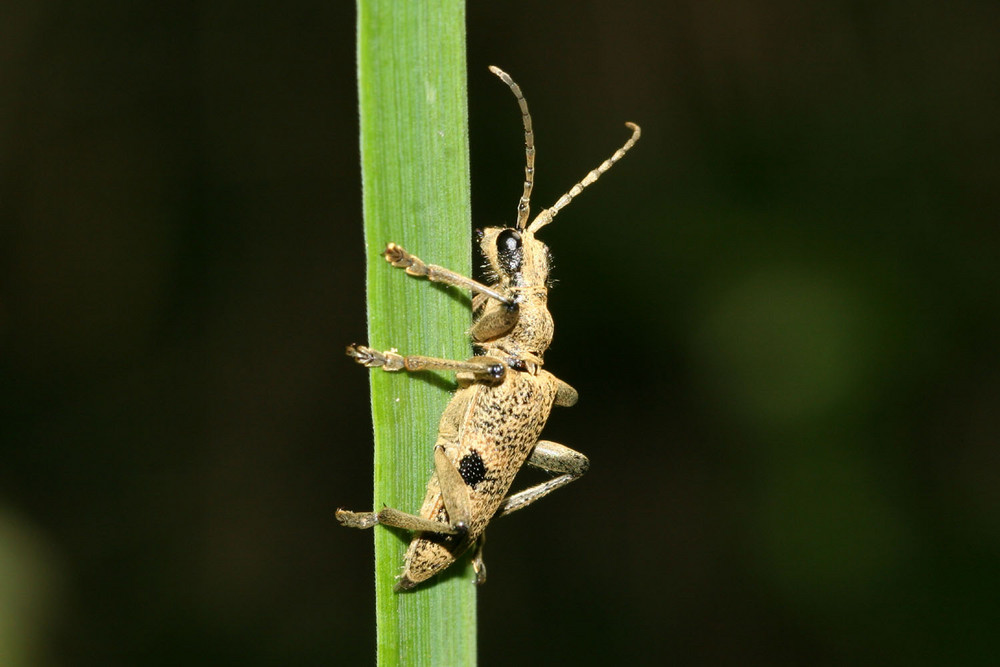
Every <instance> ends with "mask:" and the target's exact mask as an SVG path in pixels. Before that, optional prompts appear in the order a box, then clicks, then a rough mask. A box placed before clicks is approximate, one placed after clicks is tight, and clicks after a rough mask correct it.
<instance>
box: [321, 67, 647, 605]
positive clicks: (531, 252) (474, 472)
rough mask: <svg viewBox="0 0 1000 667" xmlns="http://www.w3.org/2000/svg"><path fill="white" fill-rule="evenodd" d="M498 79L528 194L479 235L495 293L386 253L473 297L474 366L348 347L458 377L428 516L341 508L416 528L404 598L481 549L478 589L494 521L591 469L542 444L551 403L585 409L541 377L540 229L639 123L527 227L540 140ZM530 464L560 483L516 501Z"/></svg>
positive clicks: (368, 523)
mask: <svg viewBox="0 0 1000 667" xmlns="http://www.w3.org/2000/svg"><path fill="white" fill-rule="evenodd" d="M490 71H491V72H493V73H494V74H495V75H497V76H498V77H500V79H501V80H502V81H503V82H504V83H505V84H507V86H508V87H510V89H511V91H512V92H513V93H514V97H515V98H517V103H518V105H519V106H520V108H521V119H522V121H523V124H524V153H525V167H524V191H523V193H522V195H521V200H520V202H518V205H517V220H516V222H515V223H514V226H513V227H504V228H499V227H491V228H487V229H486V230H484V231H482V232H480V233H479V235H480V248H481V250H482V253H483V255H484V256H485V258H486V260H487V262H488V271H489V273H490V275H491V278H492V279H491V281H490V284H489V285H484V284H482V283H479V282H477V281H475V280H473V279H471V278H467V277H465V276H463V275H460V274H457V273H455V272H453V271H449V270H448V269H445V268H442V267H440V266H435V265H434V264H426V263H424V262H423V261H422V260H421V259H419V258H417V257H415V256H414V255H411V254H410V253H408V252H407V251H406V250H404V249H403V248H401V247H400V246H398V245H396V244H395V243H390V244H389V245H388V246H387V247H386V249H385V251H384V252H383V255H384V256H385V259H386V260H387V261H388V262H389V263H390V264H392V266H394V267H396V268H400V269H404V270H405V271H406V273H407V274H409V275H411V276H416V277H424V278H427V279H428V280H430V281H433V282H440V283H444V284H446V285H451V286H452V287H456V288H459V289H466V290H470V291H471V292H472V293H473V295H474V296H473V299H472V309H473V312H474V314H475V322H474V324H473V325H472V328H471V329H470V331H469V334H470V336H471V337H472V342H473V344H474V346H475V347H476V352H477V354H476V356H474V357H472V358H471V359H469V360H467V361H457V360H451V359H437V358H433V357H424V356H418V355H406V356H404V355H401V354H399V353H398V352H397V351H396V350H395V349H389V350H388V351H385V352H379V351H377V350H373V349H371V348H368V347H364V346H362V345H350V346H348V348H347V354H348V355H349V356H351V357H354V359H355V360H356V361H357V362H358V363H359V364H362V365H363V366H366V367H368V368H381V369H382V370H384V371H390V372H393V371H402V370H405V371H408V372H416V371H425V370H438V371H450V372H454V373H455V374H456V379H457V381H458V390H457V391H456V392H455V395H454V396H453V397H452V399H451V402H449V403H448V406H447V407H446V408H445V411H444V415H442V417H441V422H440V425H439V426H438V438H437V442H436V443H435V445H434V473H433V474H432V475H431V479H430V481H429V482H428V483H427V495H426V496H425V497H424V503H423V506H421V508H420V514H419V515H415V514H407V513H405V512H401V511H400V510H398V509H395V508H392V507H385V508H383V509H382V510H379V511H372V512H349V511H347V510H343V509H340V510H337V520H338V521H340V523H342V524H343V525H345V526H349V527H351V528H371V527H372V526H374V525H375V524H377V523H381V524H383V525H386V526H395V527H397V528H403V529H405V530H410V531H413V532H414V536H413V539H412V541H411V542H410V546H409V549H408V550H407V552H406V560H405V565H404V567H403V572H402V574H401V575H400V576H399V578H398V580H397V583H396V590H407V589H410V588H413V587H414V586H416V585H417V584H419V583H420V582H422V581H425V580H426V579H428V578H430V577H432V576H434V575H435V574H437V573H438V572H440V571H442V570H443V569H445V568H446V567H448V566H449V565H451V564H452V563H453V562H455V559H456V558H458V557H459V556H461V555H462V553H464V552H465V551H466V550H467V549H468V548H469V547H471V546H473V545H475V552H474V555H473V560H472V564H473V567H474V569H475V571H476V583H483V582H484V581H485V580H486V567H485V566H484V564H483V557H482V553H483V542H484V539H485V536H484V532H483V531H484V530H485V529H486V524H488V523H489V522H490V520H491V519H493V518H494V517H498V516H505V515H507V514H510V513H511V512H516V511H517V510H519V509H521V508H523V507H527V506H528V505H530V504H531V503H533V502H535V501H536V500H538V499H539V498H542V497H543V496H546V495H548V494H549V493H551V492H552V491H555V490H556V489H558V488H560V487H562V486H565V485H567V484H569V483H570V482H572V481H573V480H575V479H577V478H579V477H580V476H581V475H583V474H584V473H585V472H586V471H587V469H588V468H589V466H590V462H589V461H588V460H587V457H586V456H584V455H583V454H581V453H579V452H577V451H574V450H572V449H570V448H569V447H566V446H565V445H560V444H557V443H555V442H551V441H549V440H539V439H538V436H539V434H540V433H541V431H542V427H543V426H545V422H546V420H547V419H548V417H549V413H550V412H551V411H552V406H553V405H564V406H570V405H573V404H575V403H576V400H577V393H576V390H575V389H573V387H571V386H570V385H568V384H566V383H565V382H563V381H562V380H560V379H558V378H557V377H555V376H554V375H552V374H551V373H549V372H548V371H546V370H543V369H542V355H544V353H545V350H546V349H547V348H548V347H549V344H550V343H551V342H552V332H553V325H552V316H551V315H550V314H549V311H548V308H547V307H546V301H547V298H548V275H549V250H548V248H547V247H546V246H545V244H544V243H542V242H541V241H539V240H537V239H536V238H535V234H536V233H537V232H538V230H539V229H541V228H542V227H544V226H545V225H547V224H549V223H550V222H552V219H553V218H555V217H556V215H557V214H558V213H559V211H561V210H562V209H563V208H565V207H566V206H567V205H568V204H569V203H570V202H571V201H572V200H573V198H574V197H576V196H577V195H579V194H580V193H581V192H583V189H584V188H586V187H587V186H588V185H590V184H591V183H593V182H594V181H596V180H597V179H598V178H600V176H601V174H603V173H604V172H606V171H607V170H608V169H610V168H611V166H612V165H614V164H615V162H617V161H618V160H620V159H621V158H622V156H624V155H625V153H626V151H628V150H629V149H630V148H632V146H634V145H635V142H636V141H638V140H639V126H638V125H636V124H634V123H625V125H626V126H627V127H628V128H629V129H630V130H632V136H631V137H630V138H629V140H628V141H626V142H625V144H624V145H623V146H622V147H621V148H619V149H618V150H617V151H615V153H614V155H612V156H611V157H610V158H608V159H607V160H605V161H604V162H603V163H601V165H600V166H599V167H597V168H596V169H594V170H593V171H591V172H590V173H589V174H587V175H586V176H585V177H584V179H583V180H582V181H580V182H579V183H577V184H576V185H574V186H573V187H572V188H570V190H569V192H567V193H566V194H564V195H563V196H562V197H560V198H559V199H558V201H556V203H555V204H554V205H553V206H552V207H551V208H547V209H545V210H543V211H542V212H540V213H539V214H538V215H537V216H536V217H535V219H534V220H532V221H531V223H530V224H528V213H529V209H530V204H529V202H530V199H531V189H532V186H533V184H534V172H535V139H534V133H533V132H532V129H531V115H530V114H529V113H528V103H527V102H526V101H525V99H524V96H523V95H522V94H521V88H520V87H519V86H518V85H517V84H516V83H514V81H513V79H511V78H510V76H508V75H507V73H506V72H504V71H502V70H501V69H500V68H498V67H490ZM525 463H527V464H528V465H529V466H532V467H534V468H540V469H541V470H544V471H547V472H549V473H552V474H553V475H556V476H555V477H553V478H552V479H550V480H548V481H546V482H543V483H541V484H537V485H535V486H532V487H529V488H527V489H525V490H523V491H519V492H518V493H515V494H513V495H509V496H508V495H507V492H508V490H509V489H510V486H511V483H512V482H513V481H514V476H515V475H516V474H517V472H518V470H520V469H521V466H522V465H524V464H525Z"/></svg>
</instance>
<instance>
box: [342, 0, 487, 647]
mask: <svg viewBox="0 0 1000 667" xmlns="http://www.w3.org/2000/svg"><path fill="white" fill-rule="evenodd" d="M358 89H359V102H360V114H361V159H362V180H363V188H364V217H365V249H366V253H367V258H368V330H369V343H370V345H371V346H372V347H375V348H376V349H380V350H382V349H387V348H389V347H396V348H398V349H399V350H400V352H402V353H404V354H426V355H431V356H440V357H446V358H452V359H464V358H467V357H469V356H470V355H471V348H470V344H469V340H468V336H467V335H466V331H467V329H468V327H469V325H470V322H471V316H470V310H469V305H468V299H467V298H464V295H458V294H454V293H452V292H454V290H451V291H448V290H442V289H439V288H437V286H432V285H430V284H428V282H427V281H426V280H421V279H416V278H411V277H408V276H406V275H405V274H404V273H403V272H402V271H401V270H399V269H393V268H391V267H390V266H389V264H388V263H386V262H385V261H384V260H383V259H382V258H381V256H380V254H379V253H380V252H381V250H382V249H383V248H384V247H385V244H386V243H388V242H390V241H393V242H395V243H398V244H400V245H402V246H403V247H404V248H406V249H407V250H409V251H410V252H412V253H414V254H415V255H417V256H418V257H420V258H422V259H424V260H425V261H427V262H431V263H434V264H440V265H442V266H446V267H448V268H450V269H453V270H455V271H458V272H461V273H464V274H466V275H468V274H469V272H470V270H471V249H470V240H469V236H470V229H471V212H470V204H469V150H468V112H467V92H466V65H465V7H464V4H463V2H461V0H408V1H406V2H399V1H397V0H359V1H358ZM441 379H442V378H435V377H434V376H431V377H420V376H411V377H407V376H406V375H405V374H389V373H384V372H381V371H373V372H372V373H371V394H372V416H373V421H374V427H375V506H376V508H378V507H381V506H382V505H383V504H385V505H389V506H392V507H396V508H399V509H401V510H403V511H407V512H416V511H418V510H419V508H420V504H421V502H422V500H423V495H424V491H425V485H426V483H427V479H428V477H429V476H430V473H431V470H432V458H433V457H432V447H433V444H434V441H435V438H436V433H437V423H438V420H439V418H440V416H441V412H442V411H443V409H444V406H445V404H446V403H447V401H448V399H449V397H450V389H451V387H452V386H453V382H454V379H453V377H448V378H445V379H446V382H443V381H435V380H441ZM374 533H375V591H376V594H375V597H376V619H377V624H378V664H379V665H381V666H388V665H474V664H475V662H476V634H475V633H476V595H475V586H474V585H473V583H472V572H471V567H469V566H468V563H467V560H462V561H461V562H460V563H459V564H458V565H456V566H454V567H453V568H452V570H453V572H452V571H448V572H446V573H445V575H443V576H441V577H439V578H438V579H437V580H436V581H433V582H432V583H430V584H429V585H424V586H422V587H420V588H418V589H417V590H416V591H414V592H411V593H404V594H399V593H394V592H393V591H392V586H393V584H394V581H395V577H396V575H397V574H399V571H400V567H401V565H402V558H403V552H404V550H405V547H406V543H407V540H408V536H407V535H403V534H400V533H397V532H393V531H391V530H388V529H385V528H381V527H379V528H376V529H375V531H374Z"/></svg>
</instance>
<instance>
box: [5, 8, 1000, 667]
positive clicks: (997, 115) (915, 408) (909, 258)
mask: <svg viewBox="0 0 1000 667" xmlns="http://www.w3.org/2000/svg"><path fill="white" fill-rule="evenodd" d="M3 13H4V16H5V18H4V21H3V22H2V25H0V45H2V47H0V91H2V94H0V281H2V282H0V344H2V347H0V355H2V356H0V438H2V452H0V664H3V665H6V666H12V667H20V666H24V665H32V666H33V665H179V664H187V665H210V664H211V665H217V664H240V665H245V666H253V665H273V664H289V665H330V664H337V665H340V664H342V665H355V664H359V665H360V664H369V663H370V661H371V659H372V655H373V652H374V630H373V628H372V622H373V619H374V612H373V594H372V591H371V581H370V580H371V576H372V575H371V558H372V554H371V549H372V547H371V538H370V536H367V535H361V534H358V533H354V532H349V531H345V530H342V529H339V528H338V527H337V526H336V524H335V522H334V520H333V510H334V509H335V508H336V507H338V506H347V507H352V508H356V509H361V508H364V507H366V506H367V505H368V504H369V503H370V502H371V500H370V498H371V496H370V487H371V482H370V475H371V435H370V417H369V411H368V394H367V379H366V376H365V373H364V372H363V371H362V370H360V369H358V368H356V367H354V366H353V364H351V363H350V361H349V360H348V359H346V358H345V357H344V356H343V347H344V345H345V344H346V343H350V342H354V341H363V340H364V339H365V328H364V327H365V324H364V322H365V316H364V283H363V278H364V274H363V262H364V252H363V246H362V236H361V219H360V201H361V200H360V191H359V189H360V177H359V167H358V148H357V109H356V91H355V80H354V8H353V5H352V4H351V3H347V2H331V1H329V0H325V1H323V2H310V1H309V0H304V1H295V0H292V1H291V2H285V3H247V2H240V3H236V2H226V1H222V0H203V1H201V2H185V1H183V0H182V1H180V2H173V3H136V4H132V3H119V2H107V1H106V0H93V1H91V2H86V3H70V2H55V1H52V0H48V1H47V0H40V1H37V2H31V3H14V4H12V5H8V6H7V7H5V11H4V12H3ZM468 42H469V91H470V101H469V104H470V122H471V161H472V189H473V211H474V218H475V222H476V225H477V226H485V225H489V224H497V223H509V222H510V221H512V220H513V218H514V209H515V205H516V202H517V198H518V196H519V195H520V188H521V185H520V184H521V179H522V160H523V148H522V136H521V128H520V121H519V117H518V113H517V110H516V104H515V103H514V100H513V99H512V98H511V96H510V93H509V91H508V90H507V89H506V87H504V86H503V85H502V84H500V83H499V82H498V81H497V80H496V79H495V78H494V77H493V76H491V75H490V74H489V73H488V72H487V69H486V68H487V65H490V64H497V65H500V66H502V67H503V68H504V69H506V70H507V71H508V72H510V73H511V74H512V75H513V76H514V78H515V79H516V80H517V81H518V82H519V83H520V84H521V86H522V87H523V89H524V91H525V94H526V96H527V99H528V101H529V102H530V104H531V109H532V112H533V116H534V121H535V129H536V135H537V144H538V162H537V169H538V171H537V180H536V188H535V197H534V204H535V208H536V210H538V209H539V208H540V207H542V206H545V205H547V204H550V203H552V202H553V201H554V200H555V199H556V198H557V197H558V196H559V195H560V194H562V192H563V191H564V190H566V189H567V188H568V187H569V186H570V185H571V184H572V183H574V182H576V181H577V180H579V179H580V178H581V177H582V176H583V175H584V174H585V173H586V172H587V171H588V170H589V169H591V168H592V167H594V166H596V165H597V164H598V163H599V162H600V161H601V160H603V159H604V158H605V157H607V156H608V155H610V153H611V152H612V151H613V150H614V149H615V148H616V147H617V146H618V145H620V144H621V142H622V141H624V139H625V138H626V137H627V136H628V133H627V130H626V129H625V128H624V126H623V123H624V122H625V121H627V120H631V121H635V122H638V123H640V124H641V125H642V128H643V138H642V141H641V142H640V143H639V144H638V145H637V146H636V148H635V150H634V151H633V152H632V153H630V154H629V156H628V157H627V158H626V159H625V160H623V161H622V162H621V163H620V164H619V165H618V166H616V167H615V169H614V170H612V172H611V173H609V174H608V175H607V176H605V177H604V178H603V179H601V181H600V183H598V184H597V185H596V186H595V187H593V188H592V189H590V190H588V191H587V192H586V193H585V194H584V195H583V196H581V197H580V198H579V199H578V200H577V201H576V202H574V204H573V205H572V206H571V207H570V208H569V209H567V210H566V211H565V212H564V213H563V214H562V215H560V217H559V218H558V220H557V222H556V223H555V224H553V225H552V226H551V227H548V228H546V229H545V230H544V232H543V236H544V239H545V241H546V242H547V243H548V244H549V246H550V247H551V248H552V251H553V253H554V255H555V258H556V265H555V273H554V276H555V277H556V278H557V279H558V281H559V282H558V284H557V285H556V287H555V289H554V291H553V292H552V295H551V307H552V311H553V314H554V317H555V321H556V326H557V334H556V340H555V343H554V345H553V347H552V349H551V351H550V353H549V355H548V356H547V358H546V361H547V367H548V368H550V369H551V370H552V371H553V372H554V373H556V374H557V375H558V376H559V377H561V378H563V379H565V380H567V381H568V382H570V383H572V384H573V385H575V386H576V387H577V388H578V389H579V390H580V394H581V400H580V403H579V405H578V406H577V407H576V408H573V409H570V410H558V411H557V412H556V413H555V414H554V415H553V418H552V420H551V421H550V425H549V427H548V429H547V431H546V436H547V437H549V438H551V439H553V440H556V441H558V442H562V443H565V444H567V445H570V446H572V447H574V448H578V449H580V450H581V451H583V452H585V453H586V454H587V455H588V456H590V458H591V461H592V468H591V472H590V473H589V475H588V476H587V477H585V478H584V479H583V480H582V481H580V482H578V483H576V484H574V485H572V486H570V487H569V488H568V489H566V490H564V491H560V492H559V493H558V494H556V495H553V496H552V497H551V498H548V499H546V500H545V501H544V502H541V503H539V504H538V505H537V506H536V507H535V508H533V509H532V511H531V512H529V513H525V514H523V515H517V516H515V517H512V518H510V519H505V520H503V521H500V522H498V523H497V524H496V525H495V527H494V528H492V529H491V531H490V544H489V548H488V549H487V550H486V555H487V562H488V564H489V568H490V582H489V583H488V584H487V586H486V587H485V588H483V589H481V592H480V593H481V595H480V601H479V610H480V612H479V613H480V628H481V631H480V640H479V641H480V654H481V663H482V664H483V665H501V664H528V665H531V664H580V665H589V664H595V665H596V664H654V663H656V664H662V663H664V662H669V663H671V664H682V665H776V664H790V665H799V664H810V665H843V664H852V665H854V664H876V663H879V664H906V665H977V664H983V665H986V664H995V660H996V655H997V653H998V649H1000V632H998V628H1000V613H998V612H1000V609H998V606H1000V603H998V597H1000V485H998V481H1000V453H998V448H997V441H998V437H1000V417H998V412H1000V354H998V345H997V340H996V338H997V333H998V330H1000V327H998V319H1000V318H998V312H1000V269H998V259H1000V252H998V251H1000V243H998V233H997V231H998V230H997V226H998V219H997V214H996V211H997V209H998V204H1000V196H998V193H1000V168H998V155H1000V122H998V119H1000V95H998V92H997V91H998V86H997V84H998V82H1000V5H998V4H997V3H994V2H973V1H968V0H962V1H959V2H951V3H945V2H937V3H934V2H916V3H914V2H881V3H864V2H847V1H839V2H822V3H800V2H790V1H779V0H759V1H756V2H754V1H739V0H736V1H732V0H730V1H725V2H713V3H701V2H681V3H673V2H670V3H653V2H635V1H628V0H625V1H622V2H615V3H606V2H582V3H581V2H545V3H529V2H491V3H471V4H470V7H469V10H468ZM427 224H429V225H432V224H434V221H433V220H428V221H427ZM389 240H391V239H386V241H389ZM425 259H427V260H429V261H433V258H425ZM401 279H402V278H401ZM414 352H419V351H414ZM429 445H430V443H428V452H429V451H430V449H429ZM428 456H429V455H428ZM428 461H429V458H428ZM428 467H430V463H428ZM530 479H532V478H531V477H530V476H526V478H525V480H524V483H527V482H528V481H530Z"/></svg>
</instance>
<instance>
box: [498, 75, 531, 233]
mask: <svg viewBox="0 0 1000 667" xmlns="http://www.w3.org/2000/svg"><path fill="white" fill-rule="evenodd" d="M490 71H491V72H493V73H494V74H496V75H497V76H498V77H500V80H501V81H503V82H504V83H506V84H507V86H508V87H509V88H510V91H511V92H512V93H514V97H516V98H517V103H518V105H519V106H520V107H521V122H523V123H524V192H523V193H522V194H521V201H519V202H518V203H517V223H516V225H515V226H516V227H517V228H518V229H520V230H524V228H525V227H526V226H527V224H528V213H529V212H530V211H531V188H532V187H533V186H534V184H535V181H534V178H535V133H534V132H532V131H531V114H530V113H528V101H527V100H525V99H524V95H522V94H521V87H520V86H518V85H517V84H516V83H514V79H512V78H510V75H509V74H507V72H504V71H503V70H502V69H500V68H499V67H496V66H494V65H490Z"/></svg>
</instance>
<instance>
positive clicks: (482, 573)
mask: <svg viewBox="0 0 1000 667" xmlns="http://www.w3.org/2000/svg"><path fill="white" fill-rule="evenodd" d="M484 546H486V533H483V534H482V535H480V536H479V539H478V540H476V548H475V551H473V552H472V569H473V570H475V571H476V585H477V586H482V585H483V584H485V583H486V563H484V562H483V547H484Z"/></svg>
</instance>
